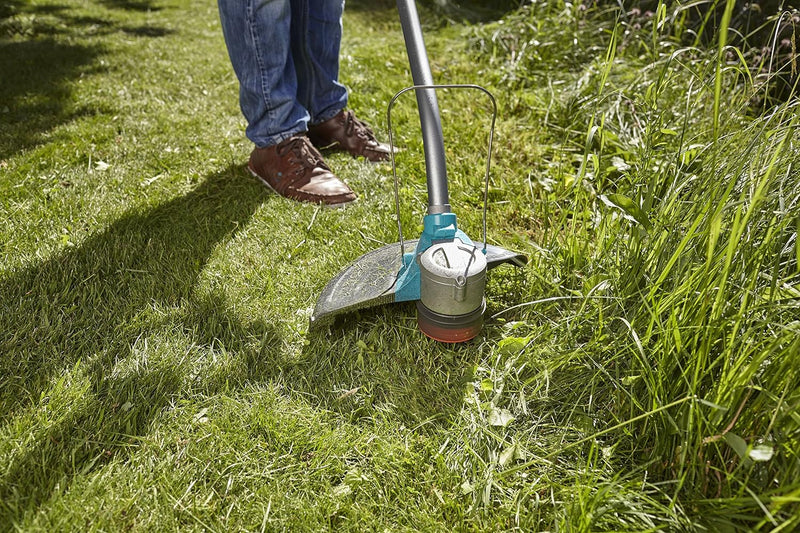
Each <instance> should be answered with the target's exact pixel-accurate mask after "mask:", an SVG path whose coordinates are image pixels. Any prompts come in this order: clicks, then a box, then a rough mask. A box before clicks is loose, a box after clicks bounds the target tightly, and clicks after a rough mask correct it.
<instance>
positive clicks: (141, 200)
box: [0, 0, 800, 531]
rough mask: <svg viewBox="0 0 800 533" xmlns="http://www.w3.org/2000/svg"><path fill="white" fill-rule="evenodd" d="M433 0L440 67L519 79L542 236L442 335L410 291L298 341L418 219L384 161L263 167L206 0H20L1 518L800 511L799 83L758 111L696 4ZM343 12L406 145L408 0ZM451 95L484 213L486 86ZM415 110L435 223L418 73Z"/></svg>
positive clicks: (348, 35) (137, 522)
mask: <svg viewBox="0 0 800 533" xmlns="http://www.w3.org/2000/svg"><path fill="white" fill-rule="evenodd" d="M730 3H731V2H729V4H730ZM421 9H422V15H423V19H424V23H425V29H426V40H427V44H428V50H429V54H430V56H431V62H432V69H433V71H434V77H435V78H436V80H437V81H438V82H441V83H480V84H482V85H486V86H487V87H488V88H490V89H491V90H492V91H493V92H494V93H495V95H496V96H497V98H498V101H499V102H500V105H501V111H500V117H499V120H498V132H497V137H496V151H495V154H494V162H495V165H494V167H493V170H492V183H491V187H490V191H489V199H490V206H489V207H490V217H489V240H490V242H492V243H493V244H498V245H501V246H505V247H506V248H510V249H514V250H518V251H522V252H524V253H526V254H527V255H528V256H529V257H530V264H529V265H528V266H527V267H526V268H524V269H522V270H521V271H518V272H517V271H514V270H513V269H511V268H507V267H504V268H501V269H498V270H497V271H493V273H492V274H491V276H490V280H489V287H488V293H487V300H488V310H487V320H486V325H485V327H484V329H483V331H482V333H481V334H480V336H479V337H478V338H477V339H475V340H474V341H472V342H469V343H466V344H464V345H456V346H453V345H443V344H438V343H435V342H433V341H431V340H429V339H427V338H425V337H424V336H423V335H422V334H421V333H420V332H419V331H418V330H417V328H416V323H415V315H414V307H413V305H399V306H396V307H391V308H381V309H375V310H370V311H364V312H362V313H360V314H355V315H351V316H349V317H347V319H346V320H343V321H341V323H340V324H338V325H337V327H335V328H332V329H330V330H326V331H323V332H320V333H309V332H308V331H307V328H308V318H309V315H310V313H311V309H312V308H313V305H314V302H315V300H316V297H317V295H318V294H319V292H320V291H321V289H322V287H323V286H324V285H325V283H326V282H327V280H328V279H330V278H331V277H332V276H333V275H334V274H335V273H336V272H337V271H338V270H339V269H340V268H342V267H344V266H345V265H346V264H347V263H348V262H349V261H351V260H353V259H355V258H356V257H358V256H359V255H361V254H362V253H365V252H367V251H369V250H371V249H373V248H375V247H377V246H378V244H379V243H381V242H394V241H396V240H397V235H396V224H395V221H394V215H393V210H394V201H393V198H392V196H391V194H392V186H391V178H390V176H391V171H390V168H389V167H388V166H387V165H377V166H375V165H370V164H367V163H365V162H362V161H356V160H352V159H351V158H349V157H348V156H344V155H336V154H333V155H330V156H328V161H329V163H330V164H331V166H332V167H333V168H334V170H335V171H336V172H337V174H338V175H340V176H341V177H342V178H343V179H345V180H346V181H347V182H348V183H349V184H350V185H351V186H352V187H353V188H354V189H355V191H356V192H357V194H358V195H359V201H358V202H356V203H355V204H354V205H352V206H349V207H347V208H346V209H340V210H330V209H322V208H319V207H316V206H312V205H300V204H296V203H292V202H288V201H285V200H283V199H281V198H278V197H277V196H276V195H274V194H271V193H270V192H268V191H267V190H266V189H265V188H263V187H262V186H260V185H259V184H258V183H257V182H256V181H255V180H254V179H252V178H251V177H250V176H249V174H248V173H247V172H246V169H245V167H244V164H245V161H246V160H247V156H248V153H249V150H250V146H249V143H248V142H247V141H246V139H245V138H244V134H243V132H244V124H243V119H242V118H241V115H240V113H239V110H238V104H237V100H236V97H237V83H236V81H235V78H234V77H233V74H232V71H231V67H230V64H229V62H228V59H227V55H226V51H225V47H224V43H223V41H222V36H221V31H220V28H219V21H218V15H217V13H216V6H215V3H214V2H210V1H201V2H187V1H184V0H155V1H149V0H143V1H136V2H128V1H126V2H122V1H111V0H108V1H106V0H102V1H89V0H76V1H73V2H71V3H70V5H69V6H66V5H64V4H61V3H58V2H55V1H50V0H36V1H24V0H15V1H11V2H6V3H5V4H4V5H3V6H0V73H2V74H1V76H2V78H0V217H2V220H3V221H4V222H5V224H4V225H3V227H2V228H0V254H1V255H0V257H1V258H2V261H1V262H0V413H2V414H0V530H25V531H38V530H42V531H73V530H76V529H77V530H85V529H89V530H112V531H116V530H128V529H134V530H154V531H163V530H174V529H182V530H215V531H217V530H218V531H237V530H244V531H254V530H292V531H294V530H309V531H318V530H332V529H337V530H340V529H344V530H359V531H361V530H458V531H460V530H512V529H519V530H524V531H538V530H568V531H573V530H574V531H605V530H614V531H620V530H631V531H644V530H650V531H652V530H672V531H736V530H748V529H755V530H776V531H777V530H781V531H791V530H795V529H798V528H800V506H799V505H798V502H800V459H799V458H798V450H800V418H798V414H797V413H798V407H799V406H800V376H799V375H798V372H799V371H798V368H800V270H798V264H800V245H798V236H797V233H798V230H799V229H800V217H798V213H800V209H799V208H798V202H799V201H800V177H799V176H800V172H798V169H799V168H800V155H799V154H800V150H799V149H798V142H800V139H798V123H797V121H798V118H797V117H798V113H797V111H798V110H797V107H798V103H797V100H796V99H790V100H789V101H788V102H787V103H784V104H780V105H777V106H774V107H772V108H770V109H769V110H767V112H766V113H764V114H760V115H756V114H755V112H754V111H753V109H752V106H751V103H752V101H753V99H754V97H755V96H758V95H759V94H763V93H764V92H765V91H767V90H768V87H767V86H765V85H761V84H762V83H764V80H765V79H766V80H767V81H768V78H767V77H765V76H759V75H754V73H753V72H751V71H750V70H749V69H748V68H747V67H746V66H745V64H744V63H743V61H745V60H747V58H746V57H745V56H744V55H742V54H739V53H737V50H735V49H732V48H731V47H730V46H728V45H726V42H725V39H724V38H719V37H718V39H717V41H716V42H717V43H718V45H719V46H718V48H717V49H707V50H702V49H696V48H691V47H685V46H683V45H682V44H681V42H680V40H679V39H677V38H675V37H674V36H675V35H680V34H681V32H682V28H681V26H680V24H681V20H682V19H681V17H680V16H679V15H680V12H679V10H678V11H676V12H675V13H667V12H666V10H662V9H659V10H658V11H657V12H656V13H655V15H653V16H652V17H648V16H645V15H642V16H636V17H633V16H628V15H626V16H620V14H619V13H618V12H617V11H616V10H615V9H610V8H609V9H607V10H602V9H599V8H592V9H588V10H586V9H583V8H581V4H580V3H576V4H572V3H565V2H560V1H551V2H532V3H526V5H523V6H521V7H519V8H515V9H511V8H509V9H508V10H506V12H497V11H495V12H491V11H490V10H486V9H485V8H482V9H479V10H478V9H476V10H474V11H472V12H470V11H465V10H464V9H461V8H459V9H445V10H442V9H441V8H439V7H434V6H432V5H429V4H424V5H422V6H421ZM345 13H346V15H345V21H344V25H345V39H344V42H343V53H342V63H341V69H342V79H343V81H344V82H345V83H346V84H347V85H348V86H349V87H350V89H351V102H350V106H351V107H352V108H353V109H355V110H356V112H357V113H358V114H359V116H360V117H362V118H363V119H365V120H366V121H367V122H370V123H371V124H373V125H375V127H376V130H377V131H378V133H379V136H380V137H382V138H384V139H385V138H386V136H387V135H386V129H385V127H386V119H385V108H386V105H387V103H388V102H389V100H390V98H391V97H392V95H394V94H395V93H396V92H397V91H399V90H400V89H402V88H403V87H405V86H407V85H410V83H411V82H410V75H409V73H408V67H407V59H406V56H405V53H404V50H403V41H402V35H401V33H400V28H399V23H398V21H397V17H396V13H395V11H394V4H393V3H392V2H367V1H357V0H353V1H348V5H347V9H346V11H345ZM459 17H463V18H464V19H465V20H467V21H471V22H467V21H465V22H461V21H459V20H453V19H455V18H459ZM723 26H724V24H723ZM724 29H725V28H724V27H723V28H721V29H720V30H719V31H720V32H723V33H724ZM755 74H758V73H755ZM754 80H757V82H756V81H754ZM756 83H758V84H759V85H756ZM441 107H442V111H443V120H444V125H445V138H446V149H447V156H448V163H449V171H450V190H451V201H452V204H453V205H454V209H455V211H456V212H457V214H458V216H459V220H460V221H461V224H462V226H463V227H464V228H465V229H466V231H467V232H468V233H469V234H470V235H472V236H473V237H477V236H479V235H480V217H481V201H482V189H481V180H482V177H483V169H484V164H485V159H484V158H485V148H484V147H485V141H486V138H487V134H488V131H487V127H488V124H489V116H488V114H487V113H488V106H487V104H486V103H485V102H483V101H481V100H480V99H478V98H475V97H474V95H473V94H471V93H460V92H457V91H447V92H444V93H442V95H441ZM393 122H394V123H395V125H396V136H395V138H396V139H397V142H398V144H399V145H401V146H402V147H403V151H402V152H401V153H400V154H399V155H398V167H399V172H400V176H401V197H402V204H403V206H404V210H403V213H402V217H401V218H402V221H403V225H404V227H405V229H406V237H407V238H413V237H415V236H416V235H417V234H418V231H419V224H420V223H421V219H422V215H423V214H424V210H425V196H424V195H425V191H424V187H425V180H424V162H423V159H422V147H421V141H420V134H419V132H418V119H417V117H416V110H415V107H414V102H413V97H410V95H409V97H408V98H404V99H402V100H401V102H400V103H399V104H398V106H397V108H396V112H395V113H393Z"/></svg>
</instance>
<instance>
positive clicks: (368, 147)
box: [308, 111, 389, 162]
mask: <svg viewBox="0 0 800 533" xmlns="http://www.w3.org/2000/svg"><path fill="white" fill-rule="evenodd" d="M308 138H309V139H311V142H312V143H314V146H317V147H318V148H327V149H332V150H338V151H345V152H348V153H350V155H352V156H353V157H358V156H362V157H365V158H367V159H368V160H370V161H372V162H378V161H387V160H388V159H389V145H388V144H384V143H380V142H378V140H377V139H376V138H375V134H374V133H373V132H372V129H370V127H369V126H367V125H366V124H365V123H364V122H361V121H360V120H358V119H357V118H356V115H355V113H353V112H352V111H341V112H340V113H339V114H338V115H336V116H335V117H333V118H332V119H329V120H326V121H325V122H322V123H320V124H316V125H314V126H309V128H308Z"/></svg>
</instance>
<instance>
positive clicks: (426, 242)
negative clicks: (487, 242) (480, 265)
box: [394, 213, 474, 302]
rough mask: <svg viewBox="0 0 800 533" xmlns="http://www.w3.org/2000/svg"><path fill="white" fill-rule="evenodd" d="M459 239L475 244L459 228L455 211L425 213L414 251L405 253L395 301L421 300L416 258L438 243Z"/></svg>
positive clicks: (471, 244)
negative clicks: (420, 233)
mask: <svg viewBox="0 0 800 533" xmlns="http://www.w3.org/2000/svg"><path fill="white" fill-rule="evenodd" d="M454 239H459V240H460V241H461V242H463V243H464V244H466V245H467V246H474V243H473V242H472V239H470V238H469V237H467V234H466V233H464V232H463V231H461V230H460V229H458V224H457V222H456V215H455V213H437V214H433V215H425V218H424V219H423V220H422V235H420V237H419V241H418V242H417V247H416V248H415V250H414V251H413V252H407V253H404V254H403V266H402V267H400V272H399V273H398V275H397V282H396V290H395V293H394V301H395V302H409V301H413V300H419V299H420V294H419V288H420V277H419V276H420V274H419V263H417V261H416V258H417V256H419V255H420V254H421V253H422V252H424V251H425V250H427V249H428V248H430V247H431V246H433V245H434V244H436V243H441V242H452V241H453V240H454Z"/></svg>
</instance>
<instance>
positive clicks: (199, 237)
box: [0, 167, 280, 524]
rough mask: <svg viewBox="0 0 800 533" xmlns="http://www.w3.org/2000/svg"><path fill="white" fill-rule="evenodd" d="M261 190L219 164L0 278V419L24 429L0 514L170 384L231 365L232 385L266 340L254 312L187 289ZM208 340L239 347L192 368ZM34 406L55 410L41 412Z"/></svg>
mask: <svg viewBox="0 0 800 533" xmlns="http://www.w3.org/2000/svg"><path fill="white" fill-rule="evenodd" d="M266 198H267V195H266V193H265V192H264V191H263V188H261V187H260V186H258V185H257V184H255V183H253V182H252V180H249V179H246V178H245V172H244V171H243V169H242V168H239V167H232V168H228V169H226V170H224V171H222V172H220V173H217V174H214V175H212V176H209V177H208V178H207V179H205V180H204V181H203V182H202V183H201V184H200V185H199V186H197V187H196V188H195V189H194V190H192V191H191V192H189V193H188V194H186V195H184V196H181V197H178V198H175V199H173V200H171V201H169V202H167V203H164V204H162V205H159V206H157V207H155V208H150V209H146V210H142V211H133V212H130V213H128V214H126V215H124V216H122V217H121V218H120V219H118V220H117V221H116V222H114V223H113V224H112V225H111V226H109V227H108V228H107V229H106V230H105V231H103V232H102V233H100V234H98V235H96V236H93V237H91V238H89V239H87V240H86V241H85V242H84V243H82V244H80V245H79V246H77V247H75V248H73V249H68V250H66V251H64V252H62V253H59V254H57V255H55V256H54V257H52V258H50V259H48V260H46V261H44V262H43V263H41V264H38V265H34V266H31V267H28V268H25V269H23V270H21V271H19V272H16V273H14V274H12V275H10V276H8V277H6V278H4V279H0V423H2V424H3V425H4V426H6V428H8V427H9V424H12V425H14V424H16V426H15V427H19V426H20V425H22V426H25V427H28V431H29V432H30V433H29V434H30V435H34V437H33V438H32V439H31V440H30V442H29V443H28V444H27V445H25V446H19V447H16V448H15V450H14V453H6V455H5V457H6V458H7V459H8V460H9V462H8V463H7V464H5V465H4V466H3V468H2V469H0V523H6V524H19V522H20V520H21V519H22V518H23V517H24V516H25V515H26V513H27V512H29V511H31V510H33V509H35V507H36V506H38V505H39V504H40V503H41V502H43V501H45V500H46V499H47V498H48V497H50V495H51V494H52V492H53V491H54V490H56V488H60V489H62V490H63V489H64V488H65V486H68V485H69V483H70V482H71V480H72V479H73V478H74V476H76V475H78V474H80V473H86V472H89V471H91V470H92V469H94V468H97V467H99V466H101V465H102V464H104V463H105V462H107V461H108V460H109V459H110V458H111V457H114V456H115V455H118V454H119V453H126V450H127V449H129V448H130V447H131V442H133V441H136V439H137V437H138V436H141V435H145V434H147V431H148V428H149V427H150V425H151V424H152V420H153V418H154V417H155V416H157V414H158V413H159V412H160V411H161V410H163V409H164V408H165V407H167V406H168V405H169V403H170V402H173V401H175V400H176V398H179V397H180V396H181V395H182V394H184V395H185V394H191V393H193V392H195V393H196V392H197V391H198V390H201V391H203V392H204V393H210V394H213V393H214V391H215V390H220V389H221V388H223V387H229V386H231V382H232V380H231V378H232V377H233V378H234V385H233V386H236V384H235V379H239V380H240V382H243V381H245V380H246V379H247V377H248V375H249V373H250V372H249V369H248V365H250V364H252V362H253V361H254V360H256V359H258V358H259V357H263V358H265V359H268V358H269V357H270V353H272V352H275V351H277V346H279V345H280V339H279V338H278V335H277V333H276V332H275V330H274V329H273V328H272V326H271V325H269V324H268V323H267V322H266V321H264V320H256V321H249V322H244V321H242V320H240V319H239V318H237V314H236V312H235V311H234V310H233V309H232V308H231V306H229V305H228V304H227V302H226V300H225V296H224V295H223V294H221V293H220V292H214V291H211V292H210V293H209V292H208V291H199V290H198V289H197V280H198V276H199V275H200V273H201V271H202V270H203V268H204V266H205V265H206V263H207V261H208V260H209V257H210V255H211V254H212V252H213V251H214V250H215V248H216V247H217V246H218V245H219V243H220V242H221V241H224V240H226V239H230V238H232V237H233V236H234V235H235V234H236V232H237V230H238V229H239V228H241V227H243V226H245V225H246V224H247V222H248V221H249V219H250V218H251V217H252V215H253V213H254V211H255V210H256V208H257V207H258V206H259V205H260V203H261V202H263V201H264V200H265V199H266ZM176 337H177V341H176ZM142 339H144V340H142ZM148 342H150V343H159V342H163V343H164V345H163V346H158V347H155V348H148V346H147V343H148ZM170 343H173V346H170ZM187 346H188V347H189V353H186V350H187V348H186V347H187ZM209 347H210V348H211V350H213V349H214V348H215V347H217V348H218V347H224V348H225V350H226V351H227V352H228V353H234V354H237V357H241V358H242V359H243V360H242V361H237V360H233V361H230V362H229V363H228V364H227V366H225V367H224V368H221V369H217V370H216V373H217V374H218V375H215V371H214V369H213V368H212V369H211V371H210V372H209V374H208V375H206V371H207V370H208V367H209V366H213V365H208V364H205V362H203V361H199V362H198V361H193V360H192V355H193V354H195V355H200V356H201V355H202V354H203V353H206V352H208V351H209V350H208V349H207V348H209ZM175 349H177V350H183V352H182V354H183V355H182V356H181V357H176V356H175V351H174V350H175ZM170 350H172V351H170ZM51 395H52V399H51ZM51 401H52V402H56V403H57V405H56V404H53V405H51V404H50V402H51ZM65 403H66V404H67V405H66V406H65ZM43 412H44V413H47V412H50V413H58V415H55V418H52V419H50V418H48V415H44V418H45V419H47V420H46V421H44V419H42V420H40V419H38V418H37V417H38V414H41V413H43ZM37 413H38V414H37ZM49 416H54V415H52V414H51V415H49ZM8 451H9V450H7V452H8Z"/></svg>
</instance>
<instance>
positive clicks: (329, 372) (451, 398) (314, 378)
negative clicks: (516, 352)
mask: <svg viewBox="0 0 800 533" xmlns="http://www.w3.org/2000/svg"><path fill="white" fill-rule="evenodd" d="M479 359H480V348H479V341H472V342H468V343H464V344H443V343H439V342H436V341H433V340H431V339H428V338H427V337H425V336H424V335H423V334H422V333H421V332H420V331H419V329H418V328H417V324H416V308H415V306H414V305H413V304H409V303H404V304H396V305H390V306H383V307H378V308H375V309H372V310H366V311H362V312H354V313H349V314H347V315H344V316H343V317H341V318H340V319H339V320H337V321H336V322H335V323H334V325H332V326H330V328H324V329H321V330H318V331H313V332H311V333H309V334H308V345H307V346H306V349H305V350H304V352H303V358H302V360H301V361H298V362H297V364H296V368H295V369H294V374H293V376H292V381H291V382H292V383H294V384H302V390H303V392H304V393H307V394H311V395H313V396H314V397H315V398H316V399H317V401H318V402H319V403H320V404H321V405H322V406H323V407H324V408H325V409H328V410H330V411H333V412H336V413H339V414H341V415H342V416H344V417H345V418H347V419H349V420H350V421H351V422H359V421H364V422H368V423H372V422H374V420H375V417H376V416H384V417H390V418H391V419H392V420H393V424H400V423H402V424H403V425H405V426H406V427H416V426H420V425H427V424H431V425H433V426H435V427H440V426H447V425H449V424H450V422H451V420H452V418H453V416H454V415H455V414H456V413H457V412H458V411H459V410H460V409H461V407H462V405H463V401H464V390H465V389H464V387H465V385H466V383H467V382H469V381H471V379H472V369H473V365H474V364H475V363H477V362H478V361H479Z"/></svg>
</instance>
